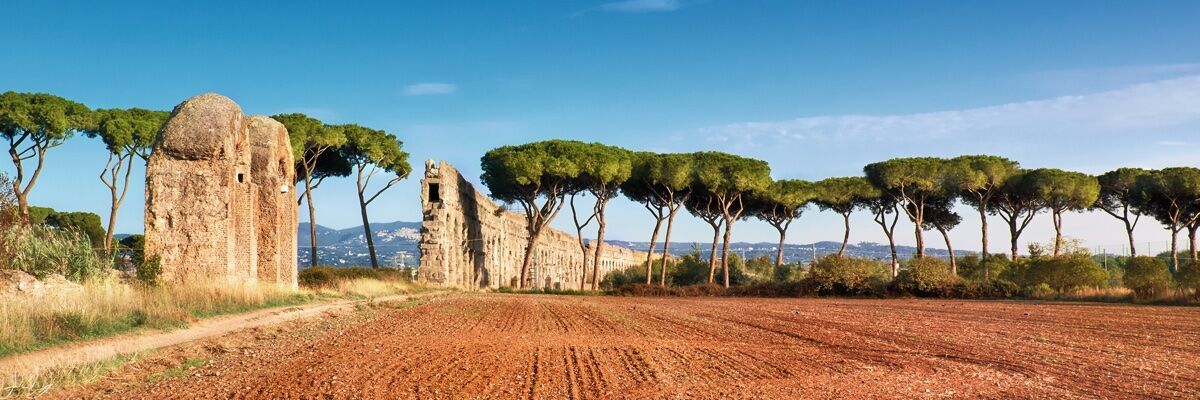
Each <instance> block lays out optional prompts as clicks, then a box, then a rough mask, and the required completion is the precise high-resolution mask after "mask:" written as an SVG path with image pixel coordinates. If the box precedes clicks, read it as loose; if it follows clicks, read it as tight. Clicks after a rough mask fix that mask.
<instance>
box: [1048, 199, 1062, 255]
mask: <svg viewBox="0 0 1200 400" xmlns="http://www.w3.org/2000/svg"><path fill="white" fill-rule="evenodd" d="M1051 218H1052V219H1053V220H1054V256H1055V257H1058V256H1059V254H1062V212H1061V211H1058V210H1054V211H1053V214H1052V215H1051Z"/></svg>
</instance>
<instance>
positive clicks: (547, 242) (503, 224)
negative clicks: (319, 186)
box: [145, 93, 646, 289]
mask: <svg viewBox="0 0 1200 400" xmlns="http://www.w3.org/2000/svg"><path fill="white" fill-rule="evenodd" d="M292 157H293V155H292V146H291V142H290V141H289V139H288V133H287V129H286V128H285V127H284V126H283V124H281V123H279V122H277V121H275V120H274V119H271V118H269V117H265V116H258V115H256V116H250V117H245V116H244V115H243V114H242V110H241V107H239V106H238V105H237V103H234V102H233V100H230V99H229V98H227V97H225V96H221V95H219V94H212V93H208V94H202V95H199V96H196V97H193V98H190V99H188V100H186V101H184V102H183V103H181V104H179V105H178V106H176V107H175V110H174V111H173V112H172V113H171V117H170V119H169V120H168V121H167V123H166V125H164V126H163V129H162V131H160V132H159V134H158V138H157V139H156V142H155V145H154V151H153V153H152V154H151V156H150V160H149V161H148V163H147V165H146V216H145V235H146V257H147V258H148V259H151V258H156V259H157V260H158V262H159V263H160V265H161V266H162V271H163V272H162V273H163V279H164V280H167V281H174V282H181V281H188V280H196V279H205V280H220V279H228V280H231V281H235V282H260V283H275V284H279V285H281V286H285V287H291V288H295V287H296V286H297V269H296V266H297V264H296V246H297V243H296V239H297V232H296V227H297V221H298V220H297V202H296V198H295V197H294V196H295V194H293V193H291V188H292V187H293V185H294V183H295V181H296V179H295V169H294V168H293V166H292V165H293V160H292ZM421 188H422V189H421V210H422V214H423V216H424V220H423V222H422V229H421V242H420V251H421V258H420V267H419V268H418V276H419V278H420V279H421V280H422V281H424V282H426V283H429V284H431V285H435V286H441V287H455V288H462V289H488V288H491V289H497V288H500V287H502V286H510V287H511V286H517V279H518V278H517V277H518V276H520V267H521V261H522V256H523V255H524V251H525V244H526V238H527V234H526V230H525V219H524V218H523V217H522V216H521V215H518V214H515V213H512V212H509V211H507V210H505V209H504V208H503V207H500V206H498V205H497V204H496V203H494V202H492V201H491V200H490V199H488V198H487V196H485V195H484V194H482V193H480V192H478V191H477V190H476V189H475V187H474V186H473V185H471V183H470V182H469V181H467V180H466V178H464V177H463V176H462V175H461V174H459V172H458V170H457V169H455V168H454V167H452V166H450V165H449V164H447V163H445V162H442V163H441V164H436V163H434V162H433V161H432V160H431V161H429V162H427V163H426V165H425V178H424V179H423V180H422V181H421ZM591 246H592V244H590V243H589V245H588V252H589V254H594V249H593V248H591ZM645 259H646V253H645V252H638V251H634V250H630V249H626V248H622V247H618V246H613V245H608V246H605V249H604V252H603V255H602V259H601V260H600V276H604V274H607V273H608V272H609V271H613V270H617V269H622V268H626V267H629V266H633V265H638V264H641V263H642V262H643V261H645ZM583 264H584V256H583V254H582V251H581V249H580V247H579V242H578V240H577V239H576V238H575V236H573V235H571V234H568V233H565V232H562V231H558V230H552V229H550V230H548V231H547V232H545V233H543V237H542V239H541V241H540V243H539V245H538V248H537V254H536V255H535V257H534V263H533V266H532V267H531V275H532V276H531V277H532V282H533V286H534V287H539V288H548V289H569V288H577V287H578V285H579V282H580V281H581V280H582V279H583V277H582V276H581V275H580V274H581V273H582V271H581V269H580V266H582V265H583ZM589 277H590V276H589Z"/></svg>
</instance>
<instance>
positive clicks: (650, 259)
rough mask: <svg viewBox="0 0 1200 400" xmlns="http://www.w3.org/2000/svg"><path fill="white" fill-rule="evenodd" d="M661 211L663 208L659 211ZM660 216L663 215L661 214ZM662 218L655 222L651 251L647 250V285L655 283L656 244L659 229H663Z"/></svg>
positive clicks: (651, 235) (651, 234)
mask: <svg viewBox="0 0 1200 400" xmlns="http://www.w3.org/2000/svg"><path fill="white" fill-rule="evenodd" d="M659 210H661V208H660V209H659ZM659 215H662V214H661V213H660V214H659ZM662 222H663V219H662V218H658V219H657V220H656V221H654V230H653V231H651V233H650V249H648V250H646V284H647V285H649V284H650V283H651V282H653V281H654V242H655V241H657V240H658V229H659V228H661V227H662Z"/></svg>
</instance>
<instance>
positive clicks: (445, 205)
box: [417, 160, 646, 290]
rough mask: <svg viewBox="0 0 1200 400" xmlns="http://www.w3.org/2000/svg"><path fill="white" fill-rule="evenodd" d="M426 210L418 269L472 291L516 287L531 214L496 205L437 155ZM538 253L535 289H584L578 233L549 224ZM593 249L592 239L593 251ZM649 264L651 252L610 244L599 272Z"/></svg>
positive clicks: (430, 165) (425, 185)
mask: <svg viewBox="0 0 1200 400" xmlns="http://www.w3.org/2000/svg"><path fill="white" fill-rule="evenodd" d="M421 213H422V214H423V215H424V219H423V221H422V222H421V245H420V246H421V267H420V268H419V269H418V270H417V271H418V275H419V276H420V278H421V279H422V280H423V281H425V282H428V283H431V284H435V285H440V286H447V287H458V288H470V289H483V288H492V289H496V288H499V287H501V286H508V287H516V286H517V280H518V279H519V278H518V277H520V276H521V261H522V257H523V256H524V255H525V243H526V240H527V238H528V234H527V233H526V230H525V217H523V216H521V215H519V214H516V213H513V212H509V211H507V210H505V209H504V208H503V207H500V206H498V205H496V203H494V202H492V200H491V199H489V198H488V197H487V196H486V195H484V194H483V193H480V192H479V191H477V190H475V187H474V186H473V185H471V182H469V181H467V179H466V178H464V177H463V176H462V174H460V173H458V170H457V169H455V168H454V167H453V166H451V165H450V164H448V163H446V162H442V163H440V164H438V163H436V162H434V161H433V160H429V161H426V162H425V178H424V179H423V180H421ZM536 250H537V254H535V255H534V259H533V265H532V266H531V267H530V275H531V281H532V282H533V284H532V286H533V287H535V288H545V289H559V290H561V289H576V288H578V287H579V284H580V282H581V280H582V279H583V277H582V276H580V274H581V273H582V270H581V268H580V266H582V265H583V264H584V260H583V253H582V251H581V250H580V248H579V241H578V240H577V239H576V238H575V236H574V235H571V234H569V233H566V232H562V231H559V230H554V229H547V231H546V232H544V233H542V238H541V241H540V242H539V243H538V246H537V249H536ZM594 252H595V249H594V248H592V247H591V243H589V244H588V254H594ZM589 259H590V258H589ZM645 261H646V253H645V252H640V251H634V250H630V249H626V248H623V247H619V246H613V245H606V246H604V251H603V252H602V254H601V259H600V276H601V277H603V276H604V275H605V274H607V273H608V272H610V271H613V270H617V269H623V268H626V267H629V266H633V265H639V264H641V263H643V262H645ZM589 265H590V264H589ZM589 270H590V268H589ZM589 282H590V274H589Z"/></svg>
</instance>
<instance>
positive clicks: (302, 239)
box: [297, 221, 970, 267]
mask: <svg viewBox="0 0 1200 400" xmlns="http://www.w3.org/2000/svg"><path fill="white" fill-rule="evenodd" d="M298 230H299V232H298V233H299V235H298V238H299V240H298V243H299V249H297V257H299V260H300V265H306V264H307V262H308V258H309V255H308V253H309V232H308V231H309V228H308V223H301V224H300V226H299V229H298ZM371 231H372V232H373V233H374V236H375V249H376V253H377V255H378V257H379V263H380V264H381V265H385V266H397V267H398V266H415V265H416V264H417V262H418V259H419V256H420V250H419V249H418V247H417V244H418V242H420V240H421V223H420V222H404V221H397V222H388V223H373V224H371ZM608 243H611V244H614V245H617V246H622V247H628V248H631V249H635V250H642V251H645V250H646V249H647V248H649V243H648V242H630V241H623V240H610V241H608ZM317 246H318V248H317V255H318V257H319V259H320V263H321V264H325V265H336V266H359V265H371V258H370V255H369V254H368V253H367V242H366V239H365V237H364V236H363V228H362V226H356V227H353V228H346V229H333V228H328V227H324V226H321V225H320V224H318V225H317ZM694 246H696V247H698V248H699V250H700V252H701V254H702V255H703V256H705V257H707V256H708V253H709V250H710V248H711V243H701V242H672V243H671V254H676V255H680V254H686V253H690V252H691V251H692V250H693V247H694ZM840 246H841V242H832V241H823V242H817V243H808V244H787V245H784V248H783V258H784V260H785V261H786V262H797V261H800V262H807V261H811V260H812V259H813V253H814V251H815V252H816V255H817V256H823V255H827V254H833V253H837V251H838V247H840ZM730 250H731V251H732V252H734V253H737V254H738V255H740V256H742V257H758V256H768V257H771V258H774V257H775V243H769V242H758V243H749V242H734V243H731V244H730ZM655 251H662V243H658V244H657V245H655ZM718 251H720V249H719V248H718ZM925 251H926V252H927V253H928V254H930V255H932V256H935V257H946V256H947V253H946V250H944V249H935V248H926V249H925ZM896 252H897V254H899V255H900V257H902V258H907V257H909V256H911V255H912V254H913V253H915V252H916V248H915V247H912V246H896ZM846 253H847V254H849V255H851V256H855V257H869V258H874V259H879V260H885V259H888V258H889V257H890V252H889V250H888V246H887V244H886V243H883V244H881V243H873V242H860V243H851V244H850V245H849V246H847V248H846ZM969 253H970V252H959V253H958V255H960V256H961V255H965V254H969Z"/></svg>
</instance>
